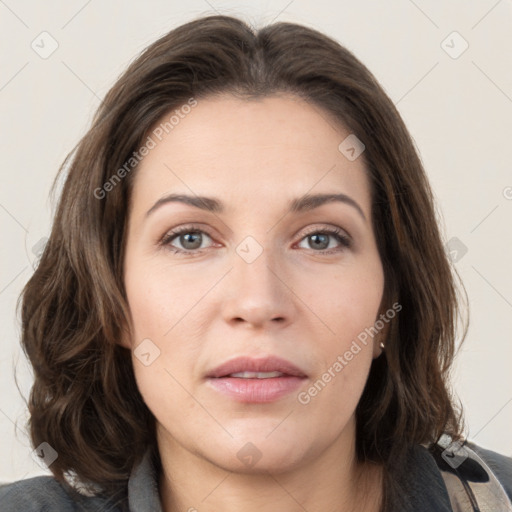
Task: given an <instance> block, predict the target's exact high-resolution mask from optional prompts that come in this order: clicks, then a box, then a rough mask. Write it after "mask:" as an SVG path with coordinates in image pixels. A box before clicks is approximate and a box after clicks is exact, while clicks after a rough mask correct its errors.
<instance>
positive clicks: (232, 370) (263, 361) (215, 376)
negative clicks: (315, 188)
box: [206, 356, 307, 403]
mask: <svg viewBox="0 0 512 512" xmlns="http://www.w3.org/2000/svg"><path fill="white" fill-rule="evenodd" d="M206 377H207V383H208V384H209V386H210V387H212V388H213V389H214V390H215V391H217V392H219V393H221V394H223V395H224V396H227V397H228V398H231V399H233V400H235V401H238V402H243V403H266V402H273V401H276V400H278V399H280V398H283V397H285V396H286V395H289V394H290V393H291V392H293V391H294V390H296V389H297V388H298V387H300V386H301V385H302V384H303V382H304V381H305V380H306V379H307V375H306V374H305V373H304V372H303V371H302V370H301V369H300V368H298V367H297V366H296V365H294V364H292V363H291V362H290V361H287V360H285V359H281V358H278V357H274V356H270V357H265V358H260V359H254V358H250V357H238V358H235V359H232V360H230V361H227V362H226V363H224V364H222V365H220V366H218V367H217V368H215V369H214V370H212V371H211V372H210V373H208V374H207V376H206Z"/></svg>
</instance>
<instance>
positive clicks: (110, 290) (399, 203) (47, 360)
mask: <svg viewBox="0 0 512 512" xmlns="http://www.w3.org/2000/svg"><path fill="white" fill-rule="evenodd" d="M225 93H228V94H233V95H235V96H237V97H239V98H242V99H246V100H250V99H255V98H256V99H257V98H262V97H266V96H269V95H272V94H280V93H291V94H295V95H297V96H299V97H300V98H302V99H305V100H307V101H308V102H310V104H312V105H314V106H316V107H319V108H320V111H321V112H324V113H326V114H327V115H330V116H332V119H335V120H336V121H337V122H338V123H339V124H340V125H342V126H343V127H345V128H346V129H347V130H349V131H350V133H353V134H355V135H356V136H357V137H358V138H359V139H360V140H361V141H362V142H363V143H364V145H365V151H364V153H363V158H364V161H365V164H366V170H367V173H368V177H369V182H370V186H371V197H372V225H373V229H374V232H375V235H376V240H377V245H378V250H379V254H380V257H381V261H382V264H383V268H384V275H385V287H384V297H383V304H382V310H383V311H385V310H386V309H387V308H389V307H390V306H391V304H393V303H394V302H399V303H400V305H401V306H402V310H401V312H400V313H399V314H398V315H397V316H396V317H395V318H394V319H393V320H391V321H390V323H389V331H388V332H387V339H386V348H385V352H384V354H383V355H382V356H381V357H379V358H377V359H375V360H374V361H373V363H372V367H371V370H370V374H369V377H368V381H367V385H366V387H365V389H364V392H363V395H362V397H361V400H360V402H359V404H358V406H357V410H356V416H357V437H356V448H357V455H358V459H359V460H360V461H374V462H377V463H381V464H383V465H384V467H385V469H386V471H385V476H386V479H387V480H385V482H386V485H385V488H386V493H388V494H387V496H388V498H387V501H386V503H388V504H389V503H391V501H390V498H389V496H392V491H393V489H394V487H392V485H391V484H392V483H393V481H392V478H391V469H392V468H393V467H398V466H399V465H400V464H401V462H402V460H403V457H405V454H406V452H407V449H408V448H409V447H410V446H412V445H414V444H429V443H432V442H434V441H436V440H437V439H438V438H439V437H440V436H441V434H442V433H443V432H448V433H450V434H451V435H452V436H453V437H454V438H455V439H460V437H461V428H462V427H461V417H462V413H461V412H460V410H458V408H456V407H455V406H454V403H453V398H452V396H451V393H450V391H449V388H448V376H449V375H448V372H449V369H450V365H451V363H452V360H453V357H454V355H455V340H456V331H457V317H458V315H457V313H458V301H457V289H456V287H455V281H454V276H455V274H456V272H455V273H453V274H452V267H451V264H450V262H449V260H448V258H447V255H446V253H445V250H444V247H443V241H442V239H441V236H440V232H439V228H438V223H437V216H436V211H435V206H434V199H433V195H432V192H431V189H430V186H429V183H428V180H427V177H426V175H425V172H424V169H423V167H422V164H421V162H420V159H419V157H418V155H417V153H416V150H415V147H414V144H413V142H412V140H411V137H410V135H409V134H408V132H407V129H406V128H405V126H404V123H403V121H402V120H401V118H400V115H399V114H398V112H397V110H396V108H395V106H394V105H393V102H392V101H391V100H390V99H389V98H388V96H387V95H386V94H385V92H384V91H383V89H382V88H381V87H380V85H379V84H378V83H377V81H376V79H375V78H374V77H373V76H372V74H371V73H370V72H369V71H368V70H367V69H366V67H365V66H364V65H363V64H361V62H359V61H358V60H357V59H356V58H355V57H354V56H353V55H352V53H350V52H349V51H348V50H347V49H345V48H344V47H342V46H341V45H340V44H338V43H337V42H335V41H334V40H332V39H330V38H329V37H327V36H325V35H323V34H321V33H319V32H317V31H315V30H312V29H310V28H306V27H304V26H300V25H296V24H291V23H277V24H273V25H269V26H266V27H263V28H261V29H260V30H258V31H256V30H253V29H252V28H251V27H250V26H249V25H247V24H246V23H245V22H243V21H241V20H239V19H236V18H232V17H227V16H208V17H203V18H200V19H196V20H194V21H191V22H189V23H187V24H185V25H182V26H180V27H178V28H176V29H174V30H172V31H171V32H169V33H168V34H167V35H165V36H163V37H162V38H160V39H159V40H158V41H156V42H155V43H153V44H152V45H151V46H149V47H148V48H147V49H146V50H145V51H144V52H143V53H142V54H141V55H140V56H139V57H138V58H137V59H136V60H135V61H134V62H133V63H132V64H131V65H130V66H129V67H128V69H127V70H126V71H125V72H124V74H123V75H122V76H121V77H120V78H119V79H118V80H117V82H116V83H115V85H114V86H113V87H112V89H111V90H110V91H109V92H108V94H107V95H106V97H105V99H104V101H103V103H102V104H101V106H100V108H99V109H98V111H97V113H96V115H95V117H94V119H93V122H92V126H91V128H90V129H89V131H88V132H87V133H86V135H85V136H84V137H83V138H82V140H81V141H80V142H79V143H78V145H77V146H76V148H75V149H74V150H73V151H72V152H71V153H70V154H69V155H68V157H67V158H66V160H65V162H64V164H63V165H62V167H61V169H60V173H66V172H67V176H66V180H65V183H64V186H63V189H62V192H61V196H60V200H59V204H58V208H57V212H56V215H55V218H54V221H53V226H52V230H51V234H50V236H49V240H48V242H47V245H46V247H45V250H44V252H43V254H42V257H41V259H40V262H39V265H38V267H37V269H36V270H35V273H34V274H33V276H32V277H31V279H30V280H29V282H28V284H27V285H26V287H25V289H24V291H23V293H22V296H21V297H20V299H22V344H23V347H24V349H25V352H26V354H27V355H28V357H29V359H30V361H31V363H32V366H33V368H34V375H35V382H34V385H33V388H32V391H31V395H30V399H29V410H30V415H31V418H30V429H31V437H32V441H33V443H34V446H37V445H38V444H40V443H41V442H48V443H49V444H50V445H51V446H52V447H53V448H54V449H55V450H56V451H57V452H58V455H59V456H58V459H57V460H56V461H55V462H54V463H53V464H52V465H51V467H50V469H51V470H52V472H53V473H54V475H55V477H56V478H57V479H59V480H60V481H61V482H65V476H67V475H74V476H75V477H76V478H78V479H79V480H81V481H83V482H89V483H94V484H97V485H99V486H100V487H101V488H102V489H103V490H104V492H105V494H107V495H110V496H114V495H123V493H124V492H125V490H126V483H127V479H128V477H129V475H130V471H131V470H132V468H133V467H134V465H135V464H137V463H138V462H139V461H140V459H141V457H142V455H143V454H144V452H145V451H146V450H147V449H148V448H149V447H153V449H154V448H155V432H154V427H155V425H154V419H153V417H152V414H151V413H150V411H149V410H148V408H147V406H146V405H145V403H144V401H143V399H142V397H141V395H140V393H139V391H138V389H137V385H136V382H135V379H134V373H133V369H132V361H131V354H130V352H129V351H128V350H126V349H124V348H122V347H120V345H119V344H118V342H119V340H120V339H121V336H122V335H123V333H124V334H126V332H129V330H130V313H129V308H128V304H127V299H126V293H125V289H124V284H123V258H124V251H125V234H126V227H127V222H128V208H129V204H130V195H131V188H132V186H133V177H134V175H135V172H136V166H133V170H131V168H129V167H128V168H127V167H126V162H129V161H130V158H133V154H134V152H135V151H137V150H138V149H139V148H140V147H141V145H143V143H144V141H145V140H146V137H147V134H148V133H149V130H150V129H151V128H152V127H153V126H155V123H157V122H158V121H159V120H161V119H162V116H164V114H169V112H171V111H172V110H173V109H176V108H179V107H180V106H182V105H185V104H187V103H189V102H190V99H191V98H194V99H195V100H196V101H201V100H202V99H205V98H208V97H211V96H212V95H216V94H225ZM340 142H341V141H340ZM73 154H74V156H73ZM123 166H125V171H126V172H125V173H121V174H122V177H121V178H120V179H117V178H116V180H115V182H114V181H112V180H113V178H112V177H113V176H114V175H115V174H116V172H117V171H118V169H120V168H122V167H123ZM127 169H128V170H127ZM117 176H118V178H119V177H120V174H119V173H118V174H117ZM107 182H108V183H110V185H109V186H106V185H105V184H106V183H107ZM107 189H108V191H107V192H105V191H106V190H107ZM98 191H103V192H98ZM466 331H467V325H466V328H465V330H464V333H463V336H462V339H464V337H465V335H466ZM386 506H387V507H388V506H390V505H386Z"/></svg>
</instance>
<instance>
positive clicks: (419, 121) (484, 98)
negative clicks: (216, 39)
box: [0, 0, 512, 481]
mask: <svg viewBox="0 0 512 512" xmlns="http://www.w3.org/2000/svg"><path fill="white" fill-rule="evenodd" d="M215 11H217V12H220V13H222V14H234V15H240V16H242V17H244V18H245V19H246V20H248V21H250V22H252V23H253V24H255V25H257V26H261V25H264V24H267V23H269V22H272V21H292V22H297V23H301V24H305V25H308V26H311V27H313V28H316V29H318V30H320V31H323V32H325V33H327V34H328V35H330V36H332V37H334V38H335V39H337V40H338V41H340V42H341V43H342V44H344V45H345V46H347V47H348V48H349V49H350V50H352V51H353V52H354V53H355V54H356V55H357V56H358V57H359V58H360V59H361V60H362V61H363V62H364V63H365V64H366V65H367V66H368V67H369V68H370V70H371V71H372V72H373V73H374V74H375V75H376V77H377V79H378V80H380V82H381V83H382V85H383V86H384V88H385V89H386V91H387V92H388V94H389V95H390V97H391V98H392V99H393V101H394V102H395V103H396V104H397V106H398V109H399V110H400V112H401V114H402V115H403V117H404V119H405V122H406V123H407V125H408V127H409V129H410V131H411V134H412V136H413V137H414V139H415V141H416V144H417V146H418V148H419V150H420V153H421V156H422V159H423V161H424V163H425V166H426V169H427V172H428V174H429V176H430V179H431V182H432V185H433V188H434V191H435V195H436V198H437V201H438V206H439V210H440V215H441V216H440V221H441V224H442V229H443V234H444V237H445V241H446V242H448V241H449V240H452V239H453V238H454V237H456V238H457V239H458V242H453V241H452V242H450V243H451V244H454V243H456V244H458V246H459V247H465V248H466V249H467V252H466V253H465V254H464V255H463V256H462V257H460V255H461V254H462V253H460V252H459V259H458V261H456V262H454V265H456V267H457V269H458V271H459V272H460V274H461V276H462V278H463V280H464V283H465V285H466V289H467V291H468V294H469V299H470V308H471V312H470V313H471V324H470V329H469V333H468V337H467V340H466V343H465V346H464V348H463V350H462V351H461V353H460V356H459V358H458V360H457V364H456V366H455V368H454V372H453V386H454V389H455V391H456V392H457V394H458V396H459V397H460V399H461V401H462V403H463V404H464V407H465V411H466V420H467V433H468V436H469V438H470V439H471V440H473V441H475V442H476V443H478V444H480V445H482V446H484V447H487V448H491V449H493V450H496V451H499V452H502V453H504V454H507V455H509V456H512V439H511V436H510V430H511V425H512V385H511V384H512V377H511V374H512V371H511V368H510V366H511V362H512V335H511V333H510V318H511V316H512V276H511V272H510V269H511V265H510V262H511V254H512V227H511V225H512V222H511V221H512V171H511V161H512V158H511V157H512V149H511V148H512V141H511V135H512V66H511V62H512V3H511V1H510V0H501V1H497V0H480V1H468V0H460V1H446V2H439V1H434V0H429V1H427V0H415V1H414V2H413V1H412V0H392V1H389V2H378V1H377V0H374V1H357V2H356V1H350V2H349V1H346V0H341V1H328V0H315V1H306V0H294V1H290V0H285V1H281V0H277V1H273V2H270V1H267V2H264V1H253V2H227V1H220V0H219V1H213V0H212V1H208V2H207V1H203V0H194V1H189V2H186V3H185V2H177V1H170V0H165V1H155V0H153V1H146V2H134V1H130V2H128V1H125V2H121V1H119V0H118V1H113V0H110V1H107V2H100V1H98V0H92V1H86V0H73V1H67V2H64V1H60V2H57V1H54V2H51V1H50V2H36V1H35V0H32V1H15V0H5V1H0V38H1V48H2V52H1V56H0V58H1V62H0V70H1V71H0V112H1V118H2V122H1V125H0V126H1V130H2V131H1V141H2V153H1V156H2V161H1V171H0V176H1V186H0V223H1V234H2V243H1V245H0V256H1V265H0V270H1V274H0V311H1V313H0V314H1V322H0V343H1V347H2V354H1V358H0V385H1V394H0V481H10V480H13V479H18V478H23V477H27V476H30V475H35V474H39V473H42V472H43V470H42V469H41V468H39V467H38V466H37V465H36V463H35V462H34V461H33V459H32V457H31V448H30V445H29V442H28V438H27V435H26V432H25V429H24V423H25V420H26V414H25V411H24V403H23V400H22V398H21V396H20V393H19V391H18V389H17V387H16V384H15V381H14V377H13V371H14V370H13V369H14V367H15V366H17V368H18V383H19V387H20V390H21V392H22V393H23V394H25V395H26V394H27V392H28V390H29V388H30V384H31V377H30V371H29V368H28V366H27V363H26V361H25V360H24V358H23V356H22V354H21V352H20V349H19V346H18V339H19V324H18V320H17V317H16V316H15V304H16V299H17V296H18V294H19V292H20V291H21V288H22V286H23V285H24V283H25V282H26V281H27V279H28V278H29V276H30V274H31V272H32V265H33V263H34V259H35V256H34V251H35V252H37V247H38V242H39V241H40V240H41V239H44V237H45V236H47V233H48V231H49V222H50V218H51V214H52V205H51V203H50V201H49V199H48V192H49V187H50V185H51V182H52V180H53V177H54V176H55V173H56V171H57V168H58V166H59V164H60V163H61V162H62V160H63V159H64V157H65V155H66V154H67V152H68V151H70V150H71V149H72V148H73V146H74V144H75V143H76V142H77V141H78V140H79V138H80V136H81V135H82V134H83V133H84V132H85V130H86V128H87V126H88V123H89V122H90V120H91V118H92V114H93V112H94V110H95V109H96V107H97V106H98V105H99V103H100V100H101V98H102V97H103V96H104V94H105V93H106V91H107V90H108V89H109V87H110V86H111V85H112V84H113V82H114V81H115V79H116V77H117V76H119V74H120V73H121V72H122V70H123V69H124V68H125V67H126V65H127V64H128V63H129V62H130V61H132V60H133V59H134V58H135V56H136V55H137V54H138V52H140V51H141V50H142V49H143V48H144V47H146V46H147V45H148V44H149V43H151V42H153V41H154V40H155V39H157V38H158V37H159V36H161V35H163V34H164V33H166V32H167V31H169V30H170V29H172V28H173V27H175V26H177V25H180V24H182V23H184V22H186V21H189V20H191V19H192V18H194V17H196V16H198V15H202V14H209V13H214V12H215ZM43 31H47V32H48V33H49V34H50V36H47V35H45V36H40V34H41V32H43ZM454 31H456V32H457V33H458V34H452V33H453V32H454ZM42 38H46V39H42ZM53 40H55V41H56V42H57V44H58V48H57V49H56V51H55V52H54V53H53V54H52V55H50V56H49V57H48V58H46V59H43V58H41V56H40V55H39V54H38V53H36V51H34V50H33V49H32V47H31V44H32V42H33V41H35V42H34V46H35V47H36V48H39V50H38V51H39V52H40V53H41V52H43V51H45V50H46V51H49V50H50V49H51V44H52V41H53ZM443 41H444V43H443ZM466 44H467V45H469V46H468V48H467V49H466V51H464V52H463V53H461V52H462V50H463V49H464V48H465V46H466ZM450 54H451V55H450ZM454 57H456V58H454ZM39 243H40V242H39ZM462 244H463V245H462ZM453 247H455V246H452V248H453ZM15 425H17V427H16V426H15Z"/></svg>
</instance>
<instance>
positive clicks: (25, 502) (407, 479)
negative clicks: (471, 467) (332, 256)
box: [0, 443, 512, 512]
mask: <svg viewBox="0 0 512 512" xmlns="http://www.w3.org/2000/svg"><path fill="white" fill-rule="evenodd" d="M470 446H471V447H472V448H473V449H474V450H475V451H476V452H477V453H478V454H479V455H480V457H481V458H482V459H483V460H484V461H485V462H486V463H487V464H488V465H489V467H490V468H491V469H492V470H493V471H494V472H495V474H496V476H497V478H498V479H499V481H500V482H501V484H502V485H503V487H504V489H505V491H506V492H507V494H508V496H509V498H510V499H512V458H510V457H505V456H503V455H500V454H498V453H496V452H493V451H490V450H485V449H483V448H480V447H478V446H476V445H474V444H473V443H471V445H470ZM400 479H401V483H402V485H403V488H404V489H406V493H407V495H408V496H407V497H408V499H409V505H407V507H406V508H404V509H402V510H400V512H453V511H452V507H451V505H450V499H449V496H448V492H447V489H446V486H445V484H444V481H443V478H442V476H441V473H440V471H439V469H438V467H437V464H436V462H435V460H434V458H433V457H432V455H431V454H430V453H429V451H428V450H427V449H426V448H425V447H423V446H420V445H417V446H414V447H413V448H412V449H411V450H410V454H409V457H408V460H407V464H406V466H405V467H404V468H403V471H402V473H401V476H400ZM195 508H196V509H197V510H198V511H200V510H201V504H200V503H198V504H197V505H195ZM127 510H128V511H129V512H162V507H161V504H160V497H159V493H158V477H157V475H156V470H155V467H154V466H153V464H152V462H151V456H150V452H147V453H146V454H145V456H144V458H143V459H142V461H141V463H140V464H139V465H138V466H137V467H136V468H135V469H134V471H133V472H132V474H131V476H130V479H129V481H128V509H127V508H126V507H124V508H123V507H121V506H119V505H116V504H115V503H113V502H112V501H110V500H107V499H105V498H100V497H86V496H80V495H75V496H74V499H73V498H72V497H71V496H70V494H68V492H67V491H66V489H65V488H64V487H63V486H62V485H60V484H59V483H58V482H57V481H56V480H55V479H54V478H53V477H51V476H41V477H35V478H30V479H27V480H20V481H18V482H14V483H12V484H8V485H3V486H1V487H0V511H1V512H19V511H21V512H49V511H51V512H126V511H127ZM333 512H334V511H333ZM397 512H398V511H397Z"/></svg>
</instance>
